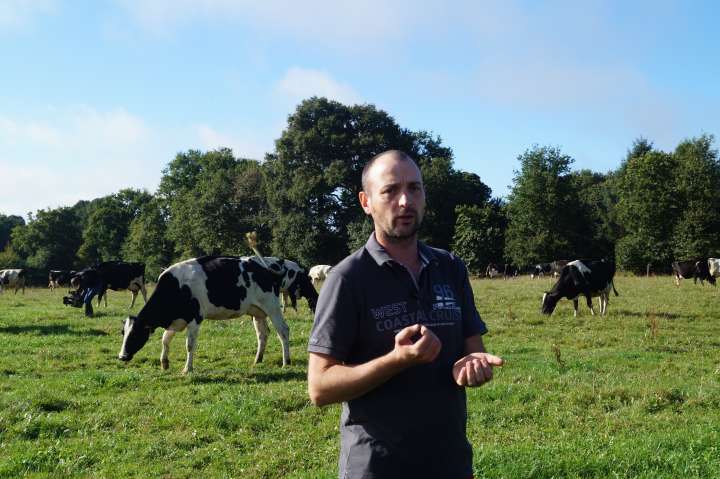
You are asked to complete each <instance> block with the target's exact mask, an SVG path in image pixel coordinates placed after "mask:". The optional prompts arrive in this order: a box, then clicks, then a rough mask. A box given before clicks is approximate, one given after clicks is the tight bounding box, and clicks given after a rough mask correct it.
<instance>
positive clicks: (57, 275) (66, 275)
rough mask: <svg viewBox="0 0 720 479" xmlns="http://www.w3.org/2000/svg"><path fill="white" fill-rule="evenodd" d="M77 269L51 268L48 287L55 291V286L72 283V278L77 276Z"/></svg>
mask: <svg viewBox="0 0 720 479" xmlns="http://www.w3.org/2000/svg"><path fill="white" fill-rule="evenodd" d="M76 274H77V271H72V270H65V269H51V270H50V272H49V273H48V288H50V291H55V288H59V287H60V286H64V285H66V284H69V283H70V278H72V277H73V276H75V275H76Z"/></svg>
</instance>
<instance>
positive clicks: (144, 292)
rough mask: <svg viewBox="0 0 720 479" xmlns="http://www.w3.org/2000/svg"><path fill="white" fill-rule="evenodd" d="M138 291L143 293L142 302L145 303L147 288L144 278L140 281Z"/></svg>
mask: <svg viewBox="0 0 720 479" xmlns="http://www.w3.org/2000/svg"><path fill="white" fill-rule="evenodd" d="M140 292H141V293H142V295H143V302H144V303H147V289H145V280H143V282H142V283H140Z"/></svg>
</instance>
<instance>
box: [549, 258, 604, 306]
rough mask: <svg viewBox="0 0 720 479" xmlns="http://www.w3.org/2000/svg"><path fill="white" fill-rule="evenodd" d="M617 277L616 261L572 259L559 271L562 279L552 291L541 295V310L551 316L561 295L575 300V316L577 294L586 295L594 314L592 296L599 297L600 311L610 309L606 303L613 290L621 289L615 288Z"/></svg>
mask: <svg viewBox="0 0 720 479" xmlns="http://www.w3.org/2000/svg"><path fill="white" fill-rule="evenodd" d="M614 276H615V264H614V263H612V262H609V261H605V260H582V261H581V260H575V261H571V262H569V263H568V264H567V265H566V266H565V267H564V268H563V269H562V271H561V272H560V279H558V281H557V283H555V285H554V286H553V287H552V289H551V290H550V291H547V292H545V294H543V298H542V312H543V314H547V315H550V314H552V312H553V311H554V310H555V306H556V305H557V303H558V301H560V299H561V298H567V299H570V300H572V302H573V307H574V308H575V313H574V315H575V316H577V312H578V297H579V296H581V295H582V296H585V299H586V300H587V305H588V308H590V312H591V313H592V314H593V315H594V314H595V310H594V309H593V305H592V298H593V297H595V296H599V297H600V300H599V302H600V314H601V315H604V314H605V313H606V312H607V305H608V302H609V301H610V291H611V290H612V291H614V292H615V296H618V292H617V290H616V289H615V284H614V282H613V278H614Z"/></svg>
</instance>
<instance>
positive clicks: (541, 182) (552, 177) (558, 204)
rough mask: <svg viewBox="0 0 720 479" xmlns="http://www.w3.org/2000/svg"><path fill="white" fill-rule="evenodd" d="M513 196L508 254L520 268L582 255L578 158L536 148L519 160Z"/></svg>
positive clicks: (510, 209) (509, 202)
mask: <svg viewBox="0 0 720 479" xmlns="http://www.w3.org/2000/svg"><path fill="white" fill-rule="evenodd" d="M518 160H519V161H520V170H519V171H517V170H516V171H515V176H514V178H513V188H512V190H511V192H510V195H509V196H508V205H507V213H508V221H509V225H508V228H507V232H506V239H505V255H506V256H507V257H509V258H510V259H512V262H513V263H515V264H518V265H528V264H532V263H536V262H540V261H547V260H549V259H558V258H571V257H576V256H577V249H578V245H579V244H581V243H582V241H584V236H583V235H584V234H585V233H584V232H583V230H582V228H581V227H579V225H582V224H583V221H586V220H585V219H584V218H581V217H578V211H577V205H578V204H579V200H578V197H577V192H576V191H575V189H574V188H573V186H574V185H573V182H572V180H571V177H570V174H569V173H570V165H571V164H572V163H573V161H574V160H573V159H572V158H571V157H570V156H568V155H565V154H563V153H562V152H561V151H560V149H559V148H553V147H547V146H544V147H538V146H535V147H533V148H531V149H529V150H527V151H525V153H523V154H522V155H520V156H519V157H518Z"/></svg>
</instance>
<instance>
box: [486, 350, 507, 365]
mask: <svg viewBox="0 0 720 479" xmlns="http://www.w3.org/2000/svg"><path fill="white" fill-rule="evenodd" d="M484 356H485V359H486V360H487V362H488V364H490V365H491V366H502V365H503V364H505V361H504V360H503V358H501V357H500V356H495V355H493V354H487V353H485V355H484Z"/></svg>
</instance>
